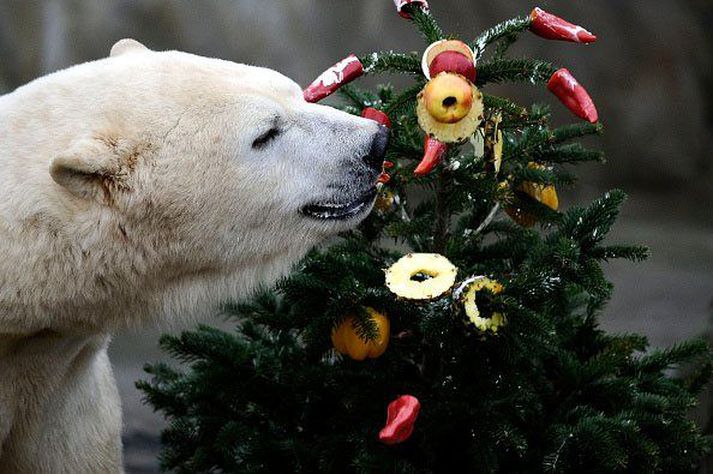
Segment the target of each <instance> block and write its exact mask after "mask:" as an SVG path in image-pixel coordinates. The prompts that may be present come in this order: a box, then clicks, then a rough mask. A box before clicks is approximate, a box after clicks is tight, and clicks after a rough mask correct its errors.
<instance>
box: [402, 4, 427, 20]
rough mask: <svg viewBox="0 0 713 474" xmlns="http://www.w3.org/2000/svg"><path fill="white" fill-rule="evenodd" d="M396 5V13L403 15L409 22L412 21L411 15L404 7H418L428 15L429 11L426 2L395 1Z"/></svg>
mask: <svg viewBox="0 0 713 474" xmlns="http://www.w3.org/2000/svg"><path fill="white" fill-rule="evenodd" d="M394 5H396V11H397V12H398V14H399V15H401V18H406V19H407V20H410V19H411V15H409V14H408V12H407V11H405V10H404V7H405V6H407V5H414V6H417V7H419V8H420V9H421V10H423V11H424V12H426V13H428V11H429V7H428V2H427V1H426V0H394Z"/></svg>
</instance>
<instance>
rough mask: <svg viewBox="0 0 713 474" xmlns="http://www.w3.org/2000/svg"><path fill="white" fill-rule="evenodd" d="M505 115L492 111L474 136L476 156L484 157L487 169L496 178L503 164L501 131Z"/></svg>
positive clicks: (502, 137)
mask: <svg viewBox="0 0 713 474" xmlns="http://www.w3.org/2000/svg"><path fill="white" fill-rule="evenodd" d="M502 121H503V115H502V113H501V112H498V111H491V112H490V113H489V114H488V115H487V116H486V118H485V121H484V122H483V125H482V127H481V128H480V129H479V130H478V133H476V134H475V135H474V136H473V141H472V143H473V147H474V148H475V154H476V156H482V157H483V160H484V161H485V168H486V170H488V171H489V172H492V173H493V174H494V175H495V176H497V175H498V173H500V167H501V166H502V162H503V147H504V140H505V138H504V136H503V131H502V129H501V126H500V125H501V123H502Z"/></svg>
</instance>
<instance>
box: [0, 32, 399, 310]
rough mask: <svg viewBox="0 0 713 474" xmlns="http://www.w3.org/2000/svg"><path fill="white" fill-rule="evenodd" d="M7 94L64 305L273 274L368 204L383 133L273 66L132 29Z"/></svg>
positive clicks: (164, 299)
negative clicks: (143, 38) (36, 170)
mask: <svg viewBox="0 0 713 474" xmlns="http://www.w3.org/2000/svg"><path fill="white" fill-rule="evenodd" d="M12 96H15V101H14V102H12V100H13V99H12ZM6 101H10V102H8V104H14V105H5V107H6V108H8V109H13V108H14V109H15V110H13V112H16V111H17V110H16V109H18V108H20V107H26V108H28V110H26V111H24V112H23V113H22V115H23V116H25V117H26V120H24V121H23V122H22V127H24V128H23V130H25V129H27V133H26V136H25V139H27V140H31V141H32V140H34V142H37V143H35V144H34V145H32V144H30V145H28V144H27V143H25V144H24V145H22V146H24V149H28V147H30V148H32V146H34V149H31V150H29V152H30V153H32V154H33V156H35V155H37V156H49V157H50V165H49V174H48V176H51V179H52V182H51V184H46V183H43V184H42V186H43V187H44V189H43V190H42V191H39V190H38V191H37V192H35V193H32V192H30V193H29V194H30V195H31V197H30V198H29V199H30V200H33V199H34V200H36V201H37V202H36V204H35V205H34V208H35V209H36V208H37V207H42V208H43V209H44V210H43V212H42V218H41V219H38V218H35V219H34V220H33V222H34V224H35V225H36V226H37V225H41V226H44V227H47V228H49V227H50V226H52V227H53V229H54V234H53V237H52V238H53V239H55V240H54V241H53V242H52V245H54V246H56V247H55V250H54V251H49V250H42V251H43V252H47V253H49V254H50V255H51V258H52V259H54V260H52V261H50V260H48V261H47V262H45V266H47V267H51V270H48V271H47V273H48V275H49V274H55V273H56V275H57V278H59V279H63V280H65V282H63V283H62V284H64V285H69V286H71V288H69V287H67V288H63V289H61V290H60V291H65V292H66V294H70V295H72V298H73V299H72V301H73V303H71V304H72V305H73V307H75V309H76V305H80V306H81V305H84V306H88V305H94V306H95V307H97V305H99V307H101V305H102V304H105V305H107V306H116V305H125V308H127V309H126V310H127V311H132V310H133V311H139V312H143V311H145V312H152V311H153V312H160V313H186V312H195V311H197V310H199V309H200V308H199V306H201V305H205V304H208V303H211V302H213V303H218V302H220V301H219V300H224V299H227V298H231V297H240V296H243V295H245V294H246V293H247V292H249V291H251V290H252V289H254V288H255V287H256V286H257V285H261V284H265V283H268V282H270V281H272V280H274V279H275V278H277V277H278V276H280V275H281V274H284V272H285V271H286V270H287V269H289V267H290V266H291V264H293V263H294V262H295V261H296V260H298V259H299V258H301V257H302V256H303V255H304V254H305V253H306V252H307V251H308V250H309V248H311V247H312V246H314V245H315V244H317V243H319V242H320V241H322V240H323V239H324V238H325V237H328V236H330V235H333V234H336V233H338V232H341V231H345V230H347V229H349V228H351V227H353V226H355V225H356V224H358V223H359V222H360V221H361V220H362V219H363V218H364V217H365V216H366V215H367V214H368V212H369V211H370V209H371V207H372V204H373V201H374V199H375V196H376V188H375V185H376V182H377V178H378V175H379V174H380V171H381V167H382V161H383V158H382V157H383V154H384V149H385V146H386V140H387V132H386V131H385V130H384V128H383V127H381V126H379V125H378V124H377V123H376V122H373V121H371V120H366V119H362V118H360V117H355V116H352V115H349V114H346V113H343V112H340V111H338V110H336V109H333V108H329V107H325V106H321V105H316V104H310V103H307V102H306V101H305V100H304V99H303V97H302V90H301V88H300V87H299V86H298V85H297V84H296V83H295V82H293V81H291V80H290V79H288V78H286V77H285V76H283V75H281V74H279V73H277V72H274V71H272V70H269V69H264V68H258V67H251V66H246V65H241V64H236V63H232V62H228V61H223V60H218V59H211V58H205V57H200V56H196V55H192V54H187V53H183V52H177V51H167V52H156V51H151V50H149V49H147V48H146V47H144V46H142V45H141V44H139V43H137V42H136V41H133V40H122V41H120V42H119V43H117V44H116V45H115V46H114V48H113V49H112V53H111V55H110V57H109V58H106V59H102V60H99V61H94V62H90V63H85V64H81V65H78V66H75V67H73V68H70V69H67V70H64V71H60V72H58V73H55V74H51V75H49V76H45V77H43V78H41V79H38V80H36V81H34V82H33V83H30V84H29V85H27V86H25V87H23V88H20V89H19V90H18V91H16V92H15V93H13V94H10V97H9V98H8V99H7V100H6ZM20 103H22V104H23V105H19V104H20ZM30 103H32V104H34V105H32V106H30V105H29V104H30ZM17 127H20V125H19V122H17ZM41 127H44V132H43V131H42V129H41ZM48 128H49V129H48ZM18 130H19V128H18ZM43 133H44V135H43ZM31 134H32V137H33V138H31V139H30V138H29V137H30V135H31ZM38 134H39V135H40V138H37V137H38ZM18 136H19V135H18ZM20 140H22V137H20V138H18V142H19V141H20ZM10 146H11V145H8V147H10ZM19 147H20V145H17V146H16V147H15V148H17V149H19ZM16 159H17V160H19V159H20V158H16ZM45 163H47V162H46V161H45ZM22 166H25V167H27V166H28V165H27V164H26V163H25V165H22ZM45 166H46V164H45ZM24 169H25V168H23V171H22V172H23V173H25V171H24ZM46 169H47V168H45V170H46ZM28 173H29V172H28ZM34 180H35V177H34V175H32V176H30V175H29V174H28V177H27V180H26V182H27V185H28V186H29V183H30V182H32V181H34ZM40 181H41V180H40ZM47 186H49V189H48V188H47ZM48 192H51V193H53V195H52V198H51V201H52V203H48V202H47V201H48V199H47V193H48ZM40 194H41V196H40ZM28 209H33V205H29V206H28ZM24 219H25V220H27V219H29V217H28V216H27V215H26V216H24ZM38 222H39V224H38ZM57 229H59V231H58V230H57ZM58 248H62V249H64V250H62V252H63V253H62V255H65V254H67V250H66V249H67V248H69V249H71V250H70V251H69V254H71V255H72V258H71V261H69V260H66V261H63V260H62V259H63V258H65V257H63V256H62V255H57V254H58V253H60V250H58ZM67 258H69V257H67ZM60 261H62V262H63V263H61V264H60V263H59V262H60ZM53 262H57V263H53ZM67 267H69V268H70V269H69V270H63V268H67ZM68 272H71V273H70V274H67V273H68ZM72 280H76V281H72ZM47 283H48V284H57V283H56V282H54V283H52V282H49V281H48V282H47ZM66 304H67V305H70V303H69V302H66ZM137 308H138V309H137Z"/></svg>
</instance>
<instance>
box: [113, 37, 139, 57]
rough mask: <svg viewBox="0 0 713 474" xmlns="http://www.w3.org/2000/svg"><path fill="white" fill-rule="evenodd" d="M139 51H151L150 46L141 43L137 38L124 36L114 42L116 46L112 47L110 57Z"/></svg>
mask: <svg viewBox="0 0 713 474" xmlns="http://www.w3.org/2000/svg"><path fill="white" fill-rule="evenodd" d="M138 51H149V48H147V47H146V46H144V45H143V44H141V43H139V42H138V41H136V40H135V39H131V38H124V39H121V40H119V41H117V42H116V43H114V46H112V47H111V52H110V53H109V57H114V56H120V55H122V54H127V53H131V52H138Z"/></svg>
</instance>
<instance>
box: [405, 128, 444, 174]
mask: <svg viewBox="0 0 713 474" xmlns="http://www.w3.org/2000/svg"><path fill="white" fill-rule="evenodd" d="M447 151H448V145H446V144H445V143H443V142H439V141H438V140H436V139H435V138H433V137H431V136H430V135H426V143H425V145H424V153H423V158H421V162H420V163H419V164H418V166H417V167H416V169H415V170H413V174H415V175H416V176H425V175H427V174H428V173H430V172H431V171H432V170H433V168H435V167H436V165H438V163H440V162H441V160H442V159H443V156H444V155H445V154H446V152H447Z"/></svg>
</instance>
